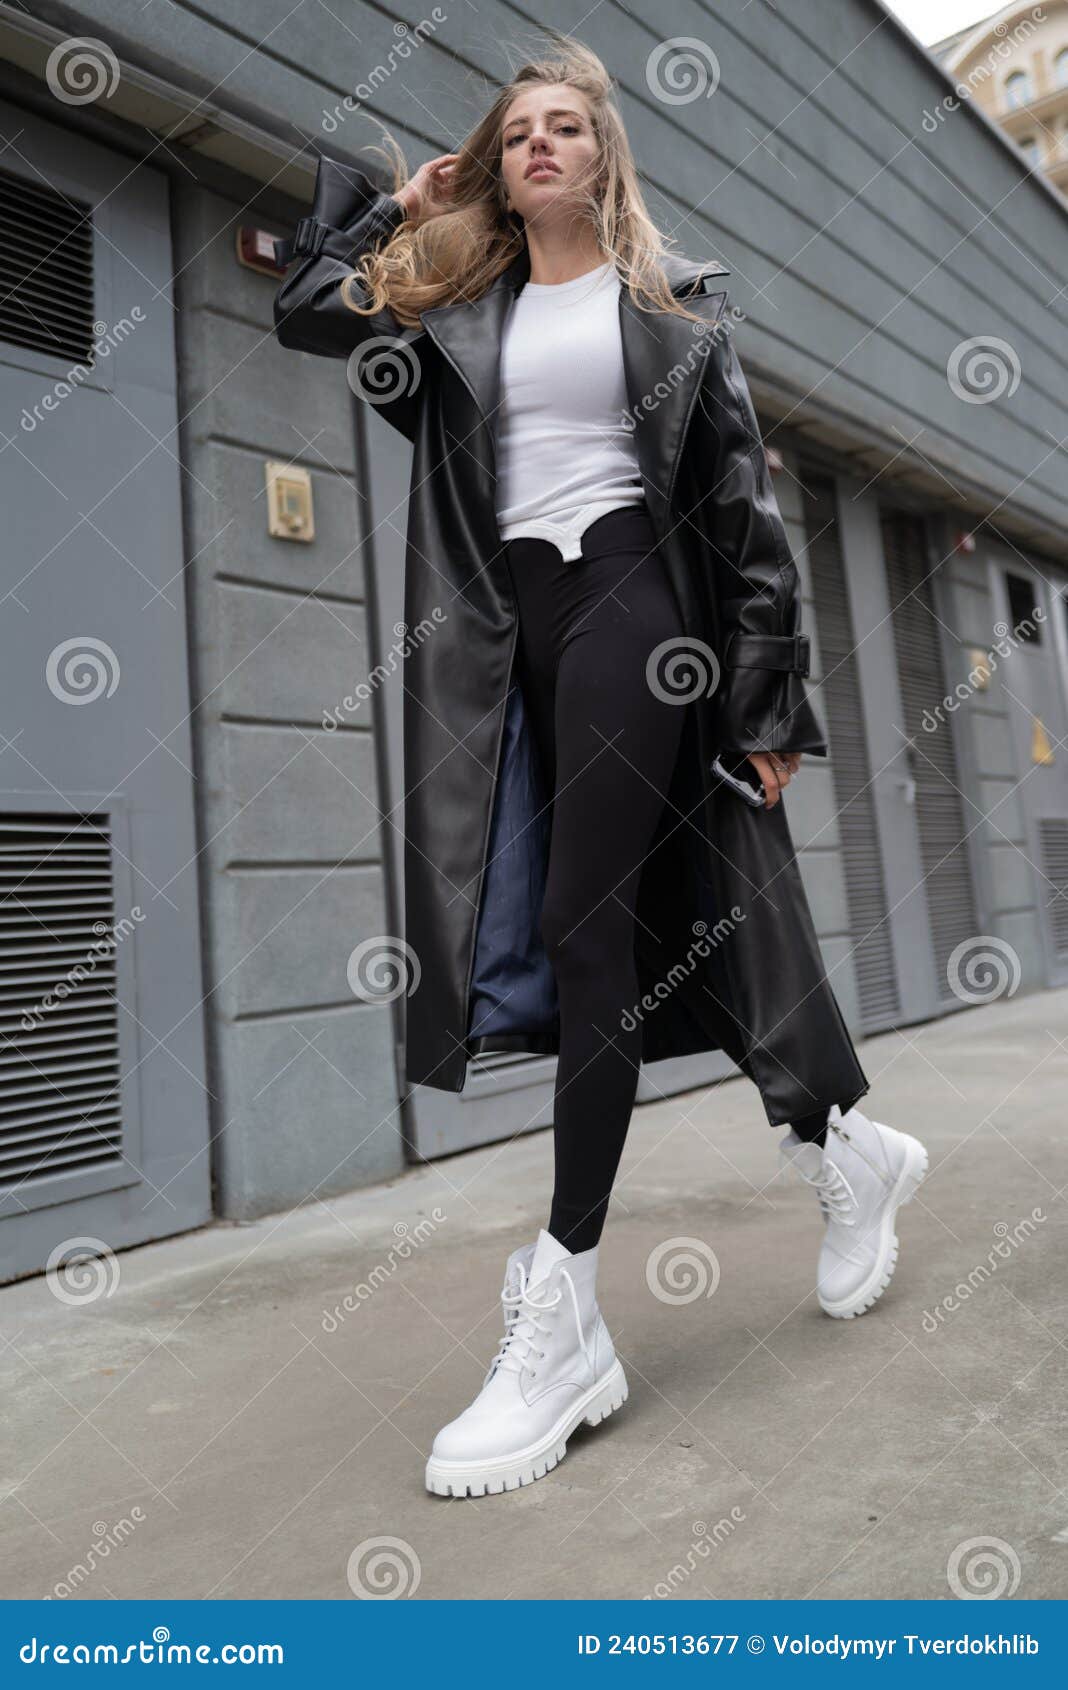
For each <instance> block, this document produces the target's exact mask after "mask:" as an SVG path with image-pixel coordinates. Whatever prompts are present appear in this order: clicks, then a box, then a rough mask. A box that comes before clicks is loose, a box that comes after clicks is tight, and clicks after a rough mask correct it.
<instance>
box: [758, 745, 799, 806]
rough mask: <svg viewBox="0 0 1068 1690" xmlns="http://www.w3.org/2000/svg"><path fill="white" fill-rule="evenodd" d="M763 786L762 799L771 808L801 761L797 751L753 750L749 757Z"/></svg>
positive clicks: (777, 800)
mask: <svg viewBox="0 0 1068 1690" xmlns="http://www.w3.org/2000/svg"><path fill="white" fill-rule="evenodd" d="M749 761H750V763H752V765H753V767H754V769H755V770H756V772H757V774H758V775H759V776H760V784H761V785H762V786H763V788H764V801H765V803H766V804H767V807H768V809H769V810H773V809H774V808H775V805H776V804H777V803H778V802H779V799H780V798H781V797H782V794H783V791H784V789H785V788H786V787H788V786H789V784H790V781H791V779H792V778H793V776H794V775H795V774H796V773H797V770H798V768H799V767H800V763H801V753H800V752H799V751H770V752H765V751H754V752H753V753H752V754H751V755H750V757H749Z"/></svg>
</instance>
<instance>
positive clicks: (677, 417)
mask: <svg viewBox="0 0 1068 1690" xmlns="http://www.w3.org/2000/svg"><path fill="white" fill-rule="evenodd" d="M402 217H403V212H402V210H401V207H400V206H399V205H398V203H397V202H396V200H394V199H393V197H392V196H391V195H388V194H384V193H381V192H380V191H379V190H378V189H377V188H376V186H375V184H374V183H373V182H372V181H371V180H370V179H369V178H368V177H367V176H366V175H364V174H363V172H361V171H360V170H359V169H357V168H356V167H355V166H353V165H349V164H341V163H338V162H337V161H335V160H331V159H328V158H323V159H321V160H320V164H319V171H318V177H317V183H316V193H315V200H314V203H313V209H312V214H311V216H309V217H305V218H303V219H302V220H301V222H300V223H299V224H298V226H297V231H296V236H295V239H294V240H293V241H292V242H283V243H279V248H280V256H281V257H283V258H294V259H297V260H299V262H296V263H295V264H293V265H292V267H291V268H290V269H289V270H288V273H287V275H286V278H285V281H284V283H283V284H282V286H281V287H280V288H279V290H278V292H277V295H276V299H275V326H276V333H277V337H278V339H279V341H280V342H281V344H282V345H283V346H286V347H290V348H293V349H295V350H297V351H301V352H309V353H315V354H321V355H325V356H328V357H334V358H347V357H349V356H350V355H351V354H353V353H354V352H355V351H356V349H357V348H360V352H359V357H360V359H361V360H366V361H367V363H366V376H365V379H364V380H363V382H362V384H361V383H355V384H354V385H357V386H360V385H362V387H363V389H364V390H365V391H366V390H372V389H373V390H374V391H375V403H376V409H378V410H379V411H380V412H381V413H382V415H383V416H384V417H386V418H387V419H388V420H389V422H390V423H392V424H393V425H394V426H395V427H396V428H397V429H398V430H399V431H400V433H401V434H402V435H404V436H405V438H406V439H408V440H409V441H411V442H412V443H413V445H414V449H415V455H414V463H413V472H412V483H411V491H410V497H409V502H408V535H407V553H406V565H405V569H406V574H405V584H404V616H405V621H406V623H407V626H408V629H409V631H410V632H411V631H415V630H420V629H423V630H426V631H427V632H426V637H425V638H421V639H416V640H415V642H414V645H413V649H412V650H411V653H410V655H408V656H407V657H406V658H405V675H404V681H405V691H404V763H405V816H404V838H405V847H404V863H405V935H404V937H405V940H406V942H407V944H408V945H409V946H411V947H412V948H413V949H414V951H415V953H416V955H417V957H418V960H419V964H420V980H419V984H418V986H417V988H416V989H415V990H414V991H412V992H410V994H409V996H408V997H407V1002H406V1011H407V1032H406V1043H405V1071H406V1077H407V1080H408V1082H409V1083H413V1084H414V1083H419V1084H424V1085H429V1086H433V1087H437V1088H439V1089H441V1090H446V1091H460V1090H461V1089H462V1088H463V1085H464V1081H465V1077H466V1072H467V1064H468V1060H469V1058H470V1057H472V1056H474V1055H477V1054H483V1053H488V1052H490V1051H515V1052H532V1053H536V1052H553V1051H556V1050H557V1049H558V1048H559V1042H558V1041H559V1020H558V1006H557V998H556V990H555V984H554V980H553V976H552V970H551V967H550V965H549V962H548V959H547V957H546V953H545V950H544V947H543V945H542V942H541V935H540V931H539V926H540V912H541V902H542V894H543V890H544V883H545V872H546V864H547V857H548V845H549V820H548V813H547V810H546V799H547V797H548V796H549V795H547V794H546V793H545V792H544V791H543V790H542V789H541V786H540V785H539V776H538V765H537V762H536V759H535V756H534V752H533V743H532V735H531V732H530V728H529V723H528V718H527V716H526V714H525V711H524V704H523V697H522V692H521V689H520V687H519V685H518V681H517V679H516V678H515V677H514V675H513V659H514V656H515V650H516V638H517V631H518V617H517V611H516V606H515V602H514V597H513V593H512V589H511V582H510V578H509V574H508V569H507V565H506V562H505V559H504V556H503V553H502V550H501V539H500V534H499V530H498V527H497V523H496V516H495V499H494V494H495V465H494V445H495V442H494V426H495V417H496V412H497V409H498V404H499V397H500V395H499V353H500V339H501V331H502V328H503V326H504V323H505V320H506V318H507V314H508V310H509V307H510V305H511V303H512V301H513V300H514V298H515V294H516V291H517V290H518V289H519V288H520V287H521V286H522V284H523V282H524V281H525V280H526V279H527V276H528V275H529V259H528V256H527V253H526V251H525V249H524V251H523V252H522V253H521V255H520V257H519V258H518V259H517V260H516V261H515V262H514V263H513V264H512V265H511V267H510V268H509V269H508V270H507V271H505V273H504V274H503V275H501V276H500V277H498V279H497V280H496V281H495V282H494V283H493V284H492V285H491V286H490V287H489V288H488V289H487V290H486V291H485V292H484V293H483V295H482V296H481V297H480V298H479V299H477V300H475V301H473V302H464V301H462V302H460V303H457V304H454V305H448V306H439V307H437V308H436V309H433V310H430V311H427V312H425V313H424V315H423V318H422V323H421V326H420V327H419V328H416V329H403V330H402V329H400V328H399V326H398V325H397V323H396V321H395V319H394V318H393V317H392V316H391V315H390V314H389V313H388V312H387V313H379V314H376V315H373V316H370V317H368V316H360V315H359V314H357V313H356V312H353V311H351V310H349V309H348V308H347V307H346V306H345V305H344V304H343V303H342V301H341V299H340V297H339V295H338V283H339V282H340V280H341V279H342V278H343V277H344V276H345V275H347V274H348V273H349V271H350V270H351V269H352V267H353V265H354V263H355V261H356V259H357V257H358V255H359V254H360V253H361V252H363V251H364V250H365V249H366V248H367V247H368V245H369V244H370V243H377V242H379V241H381V240H383V239H384V238H386V237H387V236H388V234H389V233H390V232H391V231H392V229H393V228H394V227H395V226H396V224H397V222H398V221H399V220H400V219H401V218H402ZM664 268H665V271H666V273H667V275H668V278H669V281H670V284H671V287H672V291H673V292H674V293H675V294H676V295H678V296H680V297H686V299H687V301H688V303H689V304H690V305H692V306H695V307H696V308H697V309H699V310H700V312H701V314H702V317H703V318H704V319H705V321H706V322H707V325H708V327H707V330H706V329H705V328H701V329H699V330H697V331H696V332H695V328H694V325H693V324H692V323H691V322H689V321H687V320H686V319H685V318H681V317H678V316H675V315H673V314H671V313H667V312H647V311H642V310H640V309H639V308H637V307H636V306H635V305H634V304H633V302H632V301H631V299H630V296H629V294H628V292H627V290H626V288H624V289H623V290H622V292H621V299H620V323H621V330H622V340H623V351H624V363H625V375H626V383H627V391H628V396H629V399H630V402H631V412H630V414H631V416H632V417H633V419H634V428H635V435H636V447H637V452H638V457H639V462H640V465H641V471H642V478H643V483H644V487H645V495H646V503H647V505H648V509H649V512H650V515H651V517H652V520H653V523H654V525H655V529H656V532H657V536H658V549H659V551H660V554H661V556H662V558H663V561H664V564H665V567H666V569H667V572H668V575H669V577H670V579H671V582H672V584H673V586H674V589H675V593H676V595H677V599H678V603H679V607H680V611H681V614H682V618H683V625H684V627H685V629H686V632H687V635H688V636H689V637H690V638H691V639H692V640H693V642H694V645H695V649H696V651H697V652H698V655H699V660H701V659H702V658H705V659H707V661H708V663H709V665H710V666H714V668H713V675H715V672H716V671H718V685H716V686H715V689H714V690H712V691H710V690H709V688H708V687H707V686H705V687H703V688H702V689H701V690H700V692H698V694H697V696H696V697H692V698H690V701H689V702H686V703H680V705H679V708H681V709H685V711H686V713H687V714H686V721H685V723H684V729H683V734H682V742H681V746H680V751H679V756H678V760H677V764H676V768H675V773H674V777H673V781H672V785H671V788H670V791H669V802H668V804H667V806H666V807H665V812H664V818H663V820H662V822H661V827H660V831H659V834H658V839H657V843H656V846H655V849H654V850H652V851H651V852H650V854H649V856H648V858H647V860H646V862H645V864H644V865H643V870H642V877H641V883H640V888H639V895H638V921H637V927H636V941H635V949H636V960H637V963H638V970H639V980H640V984H641V991H642V1000H641V1002H640V1003H638V1004H636V1005H635V1006H634V1013H635V1016H636V1017H637V1018H638V1019H640V1021H641V1025H642V1059H643V1061H644V1062H653V1061H657V1060H660V1059H661V1058H665V1057H672V1056H682V1055H686V1054H691V1053H694V1052H697V1051H702V1050H712V1049H723V1050H725V1051H726V1052H727V1054H728V1055H729V1056H730V1057H731V1058H732V1059H733V1060H734V1061H735V1062H736V1063H737V1064H738V1065H739V1067H740V1068H741V1069H742V1070H743V1072H745V1073H746V1074H747V1075H748V1076H749V1077H750V1078H751V1079H752V1080H753V1081H754V1083H755V1084H756V1086H757V1087H758V1088H759V1090H760V1093H761V1096H762V1099H763V1102H764V1106H765V1110H766V1112H767V1116H768V1120H769V1121H770V1122H771V1123H772V1124H773V1125H780V1124H784V1123H786V1122H789V1121H791V1120H794V1119H796V1118H797V1117H798V1116H800V1115H803V1114H809V1113H811V1112H813V1111H815V1110H816V1109H819V1108H823V1107H825V1106H829V1105H830V1104H832V1103H838V1104H841V1105H842V1107H843V1108H845V1107H847V1106H848V1105H850V1104H851V1103H853V1102H855V1101H856V1100H857V1099H858V1098H859V1097H861V1096H862V1095H863V1094H864V1093H865V1092H866V1091H867V1090H868V1082H867V1080H866V1078H865V1075H864V1073H863V1071H862V1070H861V1067H860V1065H859V1062H858V1060H857V1056H856V1052H855V1050H854V1048H853V1045H852V1042H851V1040H850V1037H849V1033H848V1031H847V1029H846V1026H845V1023H844V1021H843V1019H842V1016H841V1013H840V1010H839V1007H838V1004H837V1001H836V999H835V996H834V993H833V991H832V990H831V987H830V984H829V982H828V980H827V978H826V974H825V971H824V967H823V962H822V958H821V955H820V950H819V945H818V942H817V939H816V935H815V931H814V928H813V924H812V919H811V915H810V911H809V906H808V902H807V899H806V896H805V892H804V888H803V886H802V882H801V878H800V874H799V871H798V866H797V862H796V859H795V855H794V848H793V844H792V841H791V837H790V832H789V828H788V826H787V820H786V813H785V808H784V804H783V803H780V804H779V805H778V806H776V807H775V808H774V809H772V810H764V809H753V808H750V806H748V805H747V804H745V803H744V802H743V801H742V800H741V799H740V798H738V797H737V796H736V795H735V794H734V793H732V792H730V791H729V789H727V788H725V787H724V786H723V785H722V784H721V783H720V782H719V781H718V780H717V779H716V777H715V776H714V775H713V774H712V772H711V763H712V760H713V758H714V757H715V756H716V754H717V753H719V752H737V753H745V752H750V751H756V750H776V751H801V752H806V753H810V754H815V755H817V756H824V755H826V749H827V748H826V745H825V742H824V739H823V734H822V731H821V729H820V726H819V723H818V721H817V719H816V716H815V714H814V713H813V710H812V708H811V705H810V703H809V700H808V698H807V696H806V691H805V687H804V676H805V675H806V674H807V673H808V641H807V638H806V637H805V636H804V635H803V634H802V633H801V630H800V591H799V584H798V575H797V570H796V567H795V565H794V562H793V559H792V557H791V555H790V550H789V546H788V542H787V538H786V533H785V530H784V527H783V523H782V519H781V517H780V514H779V510H778V507H777V504H776V501H775V496H774V493H773V491H772V487H771V483H770V477H769V474H768V470H767V465H766V460H765V457H764V452H763V448H762V444H761V440H760V436H759V432H758V427H757V423H756V418H755V415H754V412H753V407H752V403H751V400H750V397H749V392H748V388H747V386H746V382H745V378H744V376H743V374H742V371H741V368H740V366H739V363H738V359H737V356H736V354H735V351H734V348H733V345H732V343H731V339H730V336H729V334H727V333H725V332H724V324H725V321H726V319H725V318H724V311H725V306H726V300H727V296H726V293H725V292H724V291H723V290H722V287H721V285H720V277H721V276H722V275H723V274H724V273H725V271H724V267H723V266H722V265H720V264H716V263H704V264H698V263H693V262H690V261H688V260H685V259H683V258H680V257H677V256H671V257H668V258H665V260H664ZM383 355H384V362H383ZM371 360H374V361H375V362H374V363H372V362H371ZM390 370H392V372H393V375H394V378H395V379H394V380H393V384H392V387H390V385H389V374H390ZM435 609H436V610H437V611H438V615H437V617H435V616H434V614H433V613H434V611H435ZM691 690H694V689H691Z"/></svg>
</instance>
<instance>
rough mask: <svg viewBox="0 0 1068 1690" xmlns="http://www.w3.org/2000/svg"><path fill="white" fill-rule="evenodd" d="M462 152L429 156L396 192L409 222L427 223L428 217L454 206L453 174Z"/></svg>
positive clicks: (395, 196)
mask: <svg viewBox="0 0 1068 1690" xmlns="http://www.w3.org/2000/svg"><path fill="white" fill-rule="evenodd" d="M459 156H460V155H459V153H443V154H442V156H441V157H440V158H431V159H427V162H426V163H425V164H421V165H420V166H419V169H418V170H417V171H416V173H415V175H414V176H413V177H412V179H411V181H410V182H406V183H405V185H404V187H403V188H401V190H400V192H399V193H396V194H394V196H393V197H394V199H396V200H399V201H400V203H401V205H402V206H403V207H404V212H405V216H406V217H407V218H408V221H409V222H410V223H425V222H426V221H427V219H428V218H430V217H439V216H440V215H441V213H442V212H443V211H449V210H451V206H450V204H449V196H450V194H451V192H452V182H451V175H452V170H453V167H454V165H455V164H456V162H457V160H458V159H459Z"/></svg>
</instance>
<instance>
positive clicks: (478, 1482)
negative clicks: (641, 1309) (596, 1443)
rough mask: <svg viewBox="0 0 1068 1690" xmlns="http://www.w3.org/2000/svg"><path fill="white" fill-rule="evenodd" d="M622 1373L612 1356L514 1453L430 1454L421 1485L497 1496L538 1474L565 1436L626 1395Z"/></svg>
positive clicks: (563, 1445)
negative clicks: (456, 1457)
mask: <svg viewBox="0 0 1068 1690" xmlns="http://www.w3.org/2000/svg"><path fill="white" fill-rule="evenodd" d="M627 1394H628V1387H627V1377H626V1374H625V1373H624V1372H623V1368H622V1365H621V1363H620V1362H619V1361H618V1360H616V1361H614V1362H613V1364H612V1366H611V1367H610V1368H609V1370H608V1372H607V1373H606V1374H605V1375H604V1377H603V1379H599V1380H598V1381H597V1383H596V1384H595V1385H591V1387H590V1389H589V1390H588V1391H587V1392H586V1394H585V1396H584V1397H581V1398H580V1399H579V1401H578V1402H577V1403H575V1405H574V1406H573V1407H572V1408H571V1409H569V1410H568V1412H567V1414H566V1415H565V1416H563V1417H562V1419H561V1420H559V1421H557V1423H556V1425H555V1426H553V1427H552V1428H551V1429H550V1430H549V1431H548V1432H546V1434H545V1436H544V1437H543V1438H539V1439H538V1441H537V1443H534V1444H529V1445H528V1446H527V1448H526V1449H522V1450H518V1451H516V1453H515V1454H514V1455H504V1456H496V1457H494V1458H493V1459H492V1460H490V1461H485V1462H475V1461H442V1460H436V1459H435V1458H434V1456H431V1457H430V1459H429V1460H428V1462H427V1464H426V1488H427V1490H428V1491H430V1492H431V1493H432V1494H433V1495H434V1496H453V1497H464V1496H500V1495H502V1494H503V1493H504V1492H505V1491H510V1490H518V1489H519V1488H520V1486H521V1485H532V1484H533V1483H534V1481H535V1480H536V1479H544V1477H545V1475H546V1473H551V1472H552V1470H553V1468H554V1467H555V1466H557V1465H558V1463H559V1462H561V1461H562V1460H563V1459H564V1456H565V1455H566V1453H567V1440H568V1438H569V1437H570V1436H571V1434H572V1432H573V1431H574V1430H575V1427H576V1426H579V1425H583V1424H585V1425H587V1426H599V1425H600V1424H601V1422H602V1420H607V1419H608V1416H609V1415H610V1414H614V1413H615V1411H616V1409H617V1408H622V1407H623V1404H624V1403H625V1402H626V1400H627Z"/></svg>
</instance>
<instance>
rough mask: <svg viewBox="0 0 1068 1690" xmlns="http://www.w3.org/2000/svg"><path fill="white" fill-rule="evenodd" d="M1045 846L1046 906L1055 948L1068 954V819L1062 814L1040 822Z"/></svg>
mask: <svg viewBox="0 0 1068 1690" xmlns="http://www.w3.org/2000/svg"><path fill="white" fill-rule="evenodd" d="M1038 837H1039V841H1040V844H1041V848H1042V872H1043V874H1044V875H1045V876H1046V879H1047V881H1048V882H1049V885H1048V886H1047V889H1046V890H1047V898H1046V909H1047V910H1048V912H1049V928H1050V932H1051V933H1052V935H1053V948H1054V950H1055V951H1056V953H1057V955H1058V956H1059V957H1068V821H1066V820H1065V819H1064V817H1063V816H1045V817H1043V818H1042V820H1041V821H1040V822H1039V824H1038Z"/></svg>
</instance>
